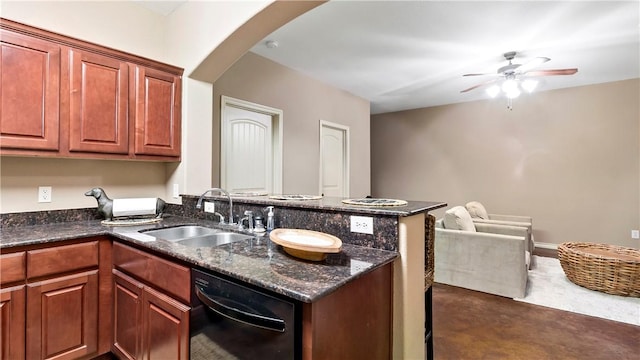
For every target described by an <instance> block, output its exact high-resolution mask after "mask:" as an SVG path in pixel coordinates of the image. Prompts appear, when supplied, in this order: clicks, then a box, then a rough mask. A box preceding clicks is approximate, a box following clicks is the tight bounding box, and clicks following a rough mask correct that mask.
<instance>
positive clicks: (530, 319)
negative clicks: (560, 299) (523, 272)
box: [433, 284, 640, 360]
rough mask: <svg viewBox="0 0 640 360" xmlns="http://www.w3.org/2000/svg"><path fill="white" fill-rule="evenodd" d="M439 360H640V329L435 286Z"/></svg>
mask: <svg viewBox="0 0 640 360" xmlns="http://www.w3.org/2000/svg"><path fill="white" fill-rule="evenodd" d="M433 336H434V354H435V359H436V360H448V359H452V360H465V359H470V360H480V359H491V360H495V359H526V360H545V359H550V360H551V359H552V360H558V359H581V360H582V359H590V360H600V359H602V360H605V359H606V360H609V359H620V360H626V359H640V327H638V326H634V325H630V324H625V323H620V322H615V321H611V320H605V319H600V318H596V317H592V316H586V315H581V314H575V313H570V312H566V311H561V310H555V309H550V308H546V307H542V306H537V305H532V304H527V303H523V302H518V301H515V300H513V299H509V298H504V297H500V296H495V295H490V294H485V293H482V292H477V291H472V290H467V289H462V288H458V287H453V286H449V285H443V284H434V288H433Z"/></svg>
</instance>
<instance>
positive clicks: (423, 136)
mask: <svg viewBox="0 0 640 360" xmlns="http://www.w3.org/2000/svg"><path fill="white" fill-rule="evenodd" d="M638 99H640V80H638V79H633V80H626V81H620V82H613V83H605V84H600V85H592V86H584V87H577V88H570V89H561V90H553V91H547V92H540V93H536V94H534V95H531V96H528V97H522V98H519V99H516V100H515V101H514V108H513V111H509V110H507V109H506V108H505V105H506V102H505V101H504V100H503V99H496V100H487V101H477V102H470V103H462V104H456V105H448V106H438V107H432V108H424V109H417V110H411V111H405V112H397V113H388V114H381V115H376V116H373V117H372V124H371V143H372V144H374V145H373V146H372V154H371V158H372V189H373V194H374V195H375V196H384V197H398V198H404V199H419V200H439V201H445V202H447V203H448V204H449V205H450V206H454V205H464V204H465V203H466V202H468V201H471V200H477V201H480V202H482V203H483V204H485V206H486V208H487V210H488V211H489V212H490V213H498V214H514V215H518V214H520V215H530V216H532V217H533V219H534V228H535V236H536V241H537V242H544V243H553V244H558V243H562V242H564V241H589V242H604V243H610V244H617V245H623V246H631V247H638V245H639V243H640V241H639V240H632V239H631V236H630V232H631V230H632V229H639V228H640V111H639V107H640V105H639V103H640V102H639V101H638ZM443 212H444V210H439V211H437V212H436V215H437V216H438V217H441V216H442V214H443Z"/></svg>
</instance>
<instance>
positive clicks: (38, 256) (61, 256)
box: [27, 241, 98, 278]
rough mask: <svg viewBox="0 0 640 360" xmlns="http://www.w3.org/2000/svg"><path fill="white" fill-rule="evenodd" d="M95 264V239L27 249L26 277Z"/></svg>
mask: <svg viewBox="0 0 640 360" xmlns="http://www.w3.org/2000/svg"><path fill="white" fill-rule="evenodd" d="M97 266H98V242H97V241H91V242H86V243H82V244H73V245H63V246H56V247H52V248H48V249H40V250H30V251H27V277H28V278H35V277H39V276H47V275H53V274H58V273H64V272H69V271H74V270H79V269H86V268H90V267H97Z"/></svg>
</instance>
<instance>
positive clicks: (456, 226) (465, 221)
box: [444, 206, 476, 232]
mask: <svg viewBox="0 0 640 360" xmlns="http://www.w3.org/2000/svg"><path fill="white" fill-rule="evenodd" d="M444 227H445V229H450V230H462V231H473V232H475V231H476V226H475V224H474V223H473V220H472V219H471V215H469V212H468V211H467V209H466V208H465V207H464V206H454V207H452V208H451V209H449V210H447V211H445V213H444Z"/></svg>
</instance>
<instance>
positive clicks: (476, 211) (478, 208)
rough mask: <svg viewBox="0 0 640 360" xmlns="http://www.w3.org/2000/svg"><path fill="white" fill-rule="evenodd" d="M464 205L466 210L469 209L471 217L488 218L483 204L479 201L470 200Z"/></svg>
mask: <svg viewBox="0 0 640 360" xmlns="http://www.w3.org/2000/svg"><path fill="white" fill-rule="evenodd" d="M465 207H466V208H467V211H469V214H470V215H471V217H472V218H480V219H485V220H489V214H487V209H485V208H484V205H482V204H481V203H479V202H477V201H470V202H468V203H467V205H465Z"/></svg>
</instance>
